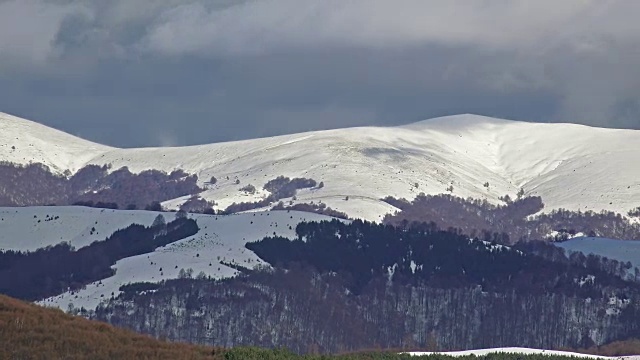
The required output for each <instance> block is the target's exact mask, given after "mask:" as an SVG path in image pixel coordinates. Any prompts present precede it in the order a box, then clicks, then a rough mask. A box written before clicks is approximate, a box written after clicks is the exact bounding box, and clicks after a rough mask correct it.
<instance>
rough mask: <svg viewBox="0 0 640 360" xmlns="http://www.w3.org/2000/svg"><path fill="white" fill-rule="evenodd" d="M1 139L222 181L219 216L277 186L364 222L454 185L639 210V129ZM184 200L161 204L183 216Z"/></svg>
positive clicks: (466, 127) (482, 122)
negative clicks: (110, 140)
mask: <svg viewBox="0 0 640 360" xmlns="http://www.w3.org/2000/svg"><path fill="white" fill-rule="evenodd" d="M0 129H3V130H4V131H3V133H6V134H4V135H0V136H4V137H5V138H7V139H14V138H16V137H19V136H18V134H17V132H19V133H21V134H31V135H30V137H33V138H39V139H40V138H42V139H49V140H50V141H49V142H44V141H43V142H39V143H35V144H34V145H33V146H29V141H28V140H25V139H28V137H22V139H23V140H15V141H13V140H12V143H17V145H16V147H17V150H16V151H14V152H10V155H5V154H6V152H5V151H2V152H0V159H1V160H9V161H14V162H22V163H24V162H28V161H33V162H44V163H45V164H48V165H51V167H52V168H53V169H57V170H62V169H64V168H68V169H70V170H71V171H74V170H76V169H77V168H78V167H81V166H82V164H81V162H85V163H92V164H100V165H102V164H112V165H113V168H114V169H116V168H119V167H121V166H128V167H129V168H130V169H131V170H132V171H136V172H137V171H142V170H145V169H151V168H154V169H159V170H165V171H171V170H174V169H183V170H185V171H187V172H190V173H195V174H197V175H198V177H199V180H200V182H201V183H204V182H205V181H208V180H209V179H210V178H211V176H215V177H216V178H217V179H218V183H217V184H216V185H215V186H211V187H209V189H208V190H207V191H205V192H204V193H203V194H202V195H203V196H204V197H205V198H207V199H211V200H215V201H216V202H218V204H219V208H225V207H226V206H228V205H229V204H231V203H232V202H239V201H255V200H259V199H260V198H261V197H264V196H266V195H268V193H266V192H265V191H262V192H260V191H259V192H258V193H257V194H255V195H246V194H244V193H242V192H241V191H239V188H240V187H242V186H244V185H247V184H252V185H254V186H256V188H258V189H261V188H262V185H264V183H265V182H267V181H268V180H270V179H273V178H275V177H277V176H280V175H284V176H288V177H307V178H313V179H315V180H316V181H323V182H324V185H325V186H324V188H322V189H314V190H305V191H301V192H300V193H299V194H298V196H297V202H310V201H315V202H317V201H322V202H324V203H326V204H327V205H328V206H330V207H332V208H334V209H337V210H340V211H344V212H346V213H347V214H349V215H350V216H353V217H361V218H365V219H369V220H379V219H381V217H382V216H383V215H384V214H386V213H388V212H391V211H393V210H395V209H394V208H393V207H391V206H390V205H388V204H386V203H384V202H382V201H380V200H379V199H380V198H382V197H385V196H389V195H391V196H395V197H405V198H409V199H412V198H413V197H415V195H417V194H418V193H420V192H425V193H427V194H438V193H445V192H447V188H449V187H450V186H451V187H452V191H451V193H452V194H454V195H457V196H461V197H465V198H466V197H473V198H486V199H488V200H489V201H491V202H499V199H498V198H499V197H500V196H503V195H506V194H509V195H511V196H514V195H515V194H516V193H517V192H518V190H519V189H520V188H522V189H524V191H525V194H526V195H539V196H542V198H543V201H544V202H545V204H546V206H547V207H546V210H547V211H548V210H550V209H554V208H560V207H563V208H568V209H573V210H577V209H581V210H587V209H592V210H597V211H599V210H602V209H607V210H613V211H616V212H620V213H623V214H626V212H627V211H628V210H630V209H632V208H635V207H637V206H639V205H640V160H638V158H637V154H638V153H640V131H637V130H616V129H602V128H594V127H587V126H582V125H575V124H541V123H527V122H517V121H509V120H501V119H495V118H489V117H483V116H477V115H456V116H448V117H442V118H436V119H431V120H426V121H422V122H418V123H415V124H411V125H408V126H400V127H361V128H348V129H338V130H329V131H316V132H308V133H302V134H293V135H285V136H276V137H271V138H261V139H254V140H245V141H235V142H225V143H217V144H209V145H199V146H189V147H172V148H142V149H113V148H105V147H101V146H100V145H96V144H92V143H88V142H84V141H83V140H80V139H75V138H72V137H70V136H68V135H66V136H67V137H69V138H67V137H64V139H63V140H60V141H57V140H56V139H57V138H56V136H58V137H60V138H63V136H62V135H60V134H59V132H57V131H55V130H52V129H48V128H46V127H43V126H41V125H38V124H35V123H32V122H29V121H26V120H21V119H18V118H13V117H8V116H6V115H3V116H1V117H0ZM14 132H16V134H13V133H14ZM7 134H9V135H7ZM49 134H55V135H56V136H52V135H49ZM14 135H15V136H14ZM30 137H29V138H30ZM19 138H20V137H19ZM71 139H73V141H72V140H71ZM2 140H3V141H8V140H5V139H4V138H3V139H2ZM51 147H54V148H56V149H57V148H58V147H60V148H61V149H64V151H63V150H59V151H60V152H64V153H65V154H74V151H79V149H81V148H82V147H86V148H87V150H86V151H82V154H83V156H81V157H78V158H76V157H70V158H67V157H46V156H44V155H43V154H49V153H51V149H50V148H51ZM4 148H6V146H5V147H3V149H4ZM21 149H22V150H21ZM19 150H21V151H19ZM89 155H91V156H89ZM65 156H66V155H65ZM236 180H239V181H240V184H239V185H237V184H236ZM486 183H488V187H486V186H484V185H485V184H486ZM347 196H348V197H349V200H348V201H347V200H346V197H347ZM184 200H185V199H176V200H172V201H168V202H166V203H164V205H165V206H168V207H176V206H179V204H180V203H182V202H183V201H184ZM286 200H289V199H286Z"/></svg>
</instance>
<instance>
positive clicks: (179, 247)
mask: <svg viewBox="0 0 640 360" xmlns="http://www.w3.org/2000/svg"><path fill="white" fill-rule="evenodd" d="M158 214H159V213H157V212H152V211H136V210H133V211H127V210H108V209H104V210H103V209H94V208H85V207H78V206H68V207H65V206H56V207H45V206H43V207H23V208H0V218H1V219H2V220H1V221H0V249H3V250H20V251H33V250H36V249H38V248H42V247H45V246H49V245H55V244H59V243H61V242H63V241H66V242H69V243H70V244H72V245H73V246H75V247H76V248H80V247H83V246H86V245H89V244H90V243H91V242H93V241H96V240H99V241H102V240H105V238H106V237H108V236H110V235H111V234H112V233H113V232H114V231H116V230H118V229H122V228H125V227H127V226H129V225H131V224H134V223H135V224H141V225H145V226H149V225H151V224H152V223H153V220H154V219H155V217H156V216H157V215H158ZM161 214H162V215H163V216H164V217H165V219H166V221H167V222H169V221H171V220H173V219H174V218H175V214H174V213H161ZM47 215H48V216H47ZM56 216H58V217H59V218H58V219H57V220H56V219H55V218H56ZM189 216H190V217H192V218H193V219H195V220H196V221H197V222H198V226H199V228H200V231H199V232H198V233H197V234H196V235H194V236H191V237H188V238H185V239H182V240H180V241H177V242H174V243H172V244H169V245H167V246H164V247H162V248H158V249H156V250H155V251H154V252H151V253H148V254H143V255H138V256H133V257H129V258H125V259H122V260H120V261H118V262H117V263H116V264H115V265H114V268H115V269H116V273H115V275H114V276H112V277H110V278H107V279H103V280H101V281H97V282H95V283H92V284H89V285H87V286H86V288H85V289H82V290H79V291H77V292H75V293H71V292H67V293H64V294H62V295H60V296H56V297H53V298H49V299H45V300H43V301H40V302H39V303H40V304H42V305H46V306H54V307H59V308H61V309H63V310H67V309H68V307H69V304H70V303H71V304H73V306H74V307H76V308H80V307H84V308H86V309H95V307H96V306H97V305H98V303H99V302H100V301H101V300H106V299H108V298H110V297H111V294H112V293H113V294H114V296H117V295H118V294H119V291H118V289H119V288H120V286H121V285H124V284H127V283H130V282H140V281H149V282H158V281H161V280H166V279H175V278H177V277H178V274H179V272H180V269H184V270H187V269H190V268H191V269H193V276H194V277H195V276H197V275H198V274H199V273H200V272H203V273H204V274H205V275H207V276H210V277H213V278H217V279H219V278H224V277H230V276H233V275H236V273H237V272H236V270H234V269H232V268H230V267H227V266H224V265H222V264H220V261H224V262H226V263H233V264H238V265H241V266H244V267H248V268H253V267H254V266H255V265H258V264H264V263H262V262H261V261H260V259H259V258H258V257H257V256H256V255H255V254H254V253H253V252H251V251H249V250H247V249H246V248H245V247H244V245H245V244H246V243H247V242H250V241H256V240H260V239H262V238H264V237H266V236H273V235H274V234H275V235H279V236H285V237H288V238H293V237H295V228H296V226H297V224H298V223H300V222H302V221H322V220H331V219H332V218H330V217H327V216H322V215H318V214H313V213H305V212H297V211H268V212H255V213H244V214H235V215H226V216H219V215H218V216H216V215H204V214H190V215H189ZM46 218H53V219H54V220H50V221H44V219H46ZM38 220H41V221H40V222H38ZM93 227H95V229H96V231H95V232H94V234H93V235H91V234H90V232H91V228H93ZM264 265H267V264H264ZM160 269H162V271H161V270H160Z"/></svg>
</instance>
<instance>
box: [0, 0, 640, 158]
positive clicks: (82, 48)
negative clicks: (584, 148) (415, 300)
mask: <svg viewBox="0 0 640 360" xmlns="http://www.w3.org/2000/svg"><path fill="white" fill-rule="evenodd" d="M636 10H640V3H638V4H637V5H636V3H635V2H628V1H627V2H625V1H620V2H618V1H600V0H598V1H569V0H568V1H563V2H552V1H506V0H505V1H501V0H487V1H480V0H478V1H459V2H457V1H448V0H447V1H440V0H434V1H411V0H405V1H402V2H392V1H378V0H354V1H332V0H322V1H320V0H305V1H293V0H273V1H268V0H264V1H246V2H238V1H216V2H211V1H187V2H184V1H164V2H157V1H150V0H138V1H135V0H130V1H129V0H127V1H124V0H123V1H113V2H103V1H93V2H82V3H79V2H72V1H37V0H14V1H5V2H0V111H5V112H10V113H14V114H16V115H19V116H23V117H26V118H30V119H33V120H36V121H40V122H42V123H45V124H47V125H51V126H55V127H58V128H61V129H63V130H65V131H68V132H71V133H74V134H77V135H80V136H83V137H86V138H89V139H92V140H95V141H99V142H103V143H108V144H112V145H117V146H140V145H182V144H194V143H206V142H212V141H223V140H233V139H242V138H250V137H256V136H269V135H275V134H282V133H289V132H299V131H305V130H315V129H328V128H336V127H345V126H359V125H398V124H404V123H409V122H413V121H418V120H422V119H425V118H429V117H434V116H440V115H448V114H455V113H467V112H471V113H480V114H484V115H490V116H497V117H505V118H511V119H520V120H529V121H568V122H578V123H585V124H591V125H600V126H610V127H630V128H640V120H638V119H639V117H638V116H639V115H640V105H639V102H638V99H639V95H640V77H639V76H637V75H636V71H635V67H636V64H637V63H639V61H640V54H639V53H638V51H637V50H636V49H638V48H640V47H639V45H640V44H639V41H638V40H640V39H639V37H640V36H639V35H637V34H638V33H639V32H638V30H640V26H637V25H635V22H634V21H633V17H632V15H633V13H634V11H636ZM18 19H19V20H18ZM12 34H13V36H12Z"/></svg>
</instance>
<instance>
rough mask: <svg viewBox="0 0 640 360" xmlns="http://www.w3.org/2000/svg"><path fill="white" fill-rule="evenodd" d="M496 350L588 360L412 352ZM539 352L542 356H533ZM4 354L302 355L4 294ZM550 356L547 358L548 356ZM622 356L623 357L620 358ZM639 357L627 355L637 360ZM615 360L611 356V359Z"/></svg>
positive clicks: (0, 300)
mask: <svg viewBox="0 0 640 360" xmlns="http://www.w3.org/2000/svg"><path fill="white" fill-rule="evenodd" d="M494 353H514V354H521V355H520V356H518V358H520V359H526V360H540V359H541V357H540V356H539V355H545V354H547V355H551V354H552V355H556V356H563V357H562V358H561V357H558V359H568V357H569V356H577V357H584V358H601V359H606V358H605V357H598V356H588V355H582V354H578V353H569V352H557V351H545V350H535V349H522V348H505V349H487V350H474V351H466V352H452V353H439V354H437V355H436V356H433V355H432V354H431V353H426V352H423V353H413V354H412V355H414V357H413V358H415V359H434V360H435V359H442V355H450V356H453V357H460V356H467V355H477V356H486V354H494ZM535 355H538V356H535ZM0 358H2V359H14V358H24V359H60V358H64V359H89V358H91V359H96V360H99V359H154V360H155V359H172V360H173V359H190V360H197V359H210V360H222V359H244V360H251V359H273V360H278V359H290V360H294V359H302V358H303V357H302V356H297V355H294V354H291V353H289V352H286V351H280V350H259V349H255V348H236V349H231V350H224V349H216V348H211V347H204V346H197V345H187V344H181V343H169V342H166V341H160V340H157V339H153V338H151V337H148V336H145V335H140V334H136V333H134V332H131V331H128V330H124V329H119V328H116V327H113V326H111V325H108V324H105V323H100V322H96V321H91V320H86V319H84V318H81V317H77V316H71V315H67V314H64V313H63V312H61V311H59V310H54V309H47V308H43V307H39V306H36V305H32V304H27V303H25V302H22V301H18V300H15V299H11V298H9V297H6V296H3V295H0ZM304 358H305V359H330V358H335V359H343V360H349V359H351V360H365V359H376V358H380V359H407V358H408V357H406V356H403V355H396V356H393V355H391V354H390V353H378V354H377V355H375V354H374V353H362V354H361V355H358V354H351V355H342V356H323V357H320V356H306V357H304ZM493 358H494V359H496V360H502V359H503V360H513V359H514V357H513V356H499V355H498V356H495V357H493ZM545 358H546V357H545ZM618 358H620V357H618ZM637 358H638V357H637V356H629V357H624V359H628V360H635V359H637ZM610 359H613V358H610Z"/></svg>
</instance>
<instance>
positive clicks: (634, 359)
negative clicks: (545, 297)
mask: <svg viewBox="0 0 640 360" xmlns="http://www.w3.org/2000/svg"><path fill="white" fill-rule="evenodd" d="M494 353H512V354H543V355H561V356H575V357H579V358H588V359H620V360H623V359H624V360H640V355H633V356H616V357H607V356H598V355H589V354H580V353H574V352H568V351H556V350H541V349H530V348H521V347H509V348H493V349H478V350H465V351H449V352H446V351H445V352H438V353H437V354H443V355H450V356H468V355H476V356H484V355H487V354H494ZM409 354H410V355H414V356H419V355H429V354H434V353H433V352H411V353H409Z"/></svg>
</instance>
